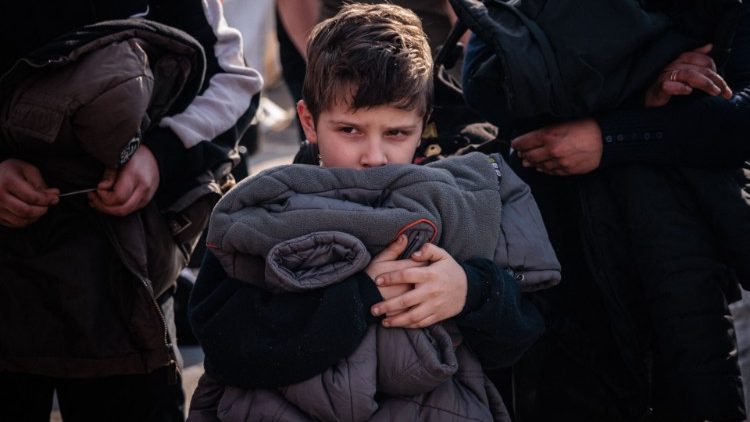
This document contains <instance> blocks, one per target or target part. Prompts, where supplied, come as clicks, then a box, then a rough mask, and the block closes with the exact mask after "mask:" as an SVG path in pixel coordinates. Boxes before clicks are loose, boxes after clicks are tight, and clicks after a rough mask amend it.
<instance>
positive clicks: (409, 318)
mask: <svg viewBox="0 0 750 422" xmlns="http://www.w3.org/2000/svg"><path fill="white" fill-rule="evenodd" d="M431 316H432V312H431V311H430V309H429V307H427V306H422V305H420V306H415V307H414V308H412V309H409V310H408V311H407V312H402V313H400V314H398V315H394V316H392V317H387V318H385V319H384V320H383V322H382V324H383V326H385V327H409V328H423V327H426V325H421V323H422V321H425V320H428V319H429V318H430V317H431Z"/></svg>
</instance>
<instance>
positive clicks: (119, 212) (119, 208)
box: [94, 188, 148, 217]
mask: <svg viewBox="0 0 750 422" xmlns="http://www.w3.org/2000/svg"><path fill="white" fill-rule="evenodd" d="M145 198H146V189H145V188H140V189H137V190H136V191H135V192H133V194H132V195H131V196H130V197H129V198H128V199H127V200H126V201H125V202H124V203H122V204H117V205H109V204H106V203H102V204H100V205H99V206H95V207H94V208H96V209H98V210H99V211H101V212H103V213H106V214H110V215H114V216H117V217H123V216H126V215H128V214H130V213H132V212H134V211H137V210H139V209H141V208H143V207H144V206H145V205H146V204H147V203H148V200H146V199H145Z"/></svg>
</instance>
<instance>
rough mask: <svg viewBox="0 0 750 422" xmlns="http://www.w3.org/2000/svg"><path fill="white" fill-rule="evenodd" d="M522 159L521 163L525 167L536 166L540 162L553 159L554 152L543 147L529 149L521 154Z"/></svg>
mask: <svg viewBox="0 0 750 422" xmlns="http://www.w3.org/2000/svg"><path fill="white" fill-rule="evenodd" d="M519 157H520V158H521V159H522V160H521V164H522V165H523V166H524V167H531V166H536V165H537V164H539V163H542V162H544V161H547V160H550V159H552V158H553V157H552V154H551V153H550V151H549V148H545V147H541V148H534V149H531V150H527V151H525V152H524V153H522V154H519Z"/></svg>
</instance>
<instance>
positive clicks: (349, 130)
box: [339, 126, 357, 135]
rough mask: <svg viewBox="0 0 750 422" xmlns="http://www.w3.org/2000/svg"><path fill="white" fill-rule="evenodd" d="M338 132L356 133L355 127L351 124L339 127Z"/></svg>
mask: <svg viewBox="0 0 750 422" xmlns="http://www.w3.org/2000/svg"><path fill="white" fill-rule="evenodd" d="M339 132H343V133H347V134H350V135H353V134H355V133H357V129H356V128H354V127H351V126H343V127H340V128H339Z"/></svg>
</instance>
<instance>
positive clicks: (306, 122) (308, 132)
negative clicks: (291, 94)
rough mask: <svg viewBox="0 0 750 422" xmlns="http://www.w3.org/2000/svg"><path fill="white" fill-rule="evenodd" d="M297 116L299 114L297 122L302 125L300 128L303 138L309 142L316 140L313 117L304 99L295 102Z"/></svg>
mask: <svg viewBox="0 0 750 422" xmlns="http://www.w3.org/2000/svg"><path fill="white" fill-rule="evenodd" d="M297 116H299V122H300V124H301V125H302V130H303V131H304V132H305V138H306V139H307V140H308V141H310V143H313V144H315V143H317V142H318V133H317V132H316V131H315V119H314V118H313V115H312V113H310V109H308V108H307V104H305V100H299V101H298V102H297Z"/></svg>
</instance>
